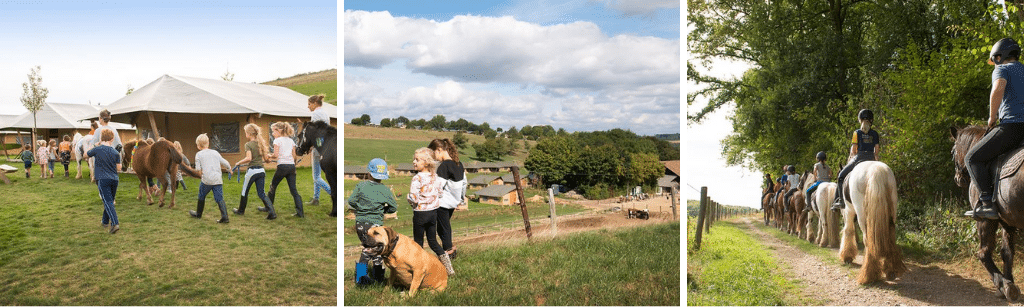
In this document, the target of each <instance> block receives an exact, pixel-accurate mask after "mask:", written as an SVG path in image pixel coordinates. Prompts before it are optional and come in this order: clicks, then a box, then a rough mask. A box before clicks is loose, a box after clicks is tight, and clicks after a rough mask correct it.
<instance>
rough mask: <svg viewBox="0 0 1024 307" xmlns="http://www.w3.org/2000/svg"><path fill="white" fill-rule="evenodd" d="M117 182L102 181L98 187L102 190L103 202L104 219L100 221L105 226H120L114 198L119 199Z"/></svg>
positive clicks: (98, 183) (111, 180)
mask: <svg viewBox="0 0 1024 307" xmlns="http://www.w3.org/2000/svg"><path fill="white" fill-rule="evenodd" d="M117 183H118V181H117V180H113V179H100V180H99V181H98V182H97V183H96V185H97V186H98V187H99V189H100V198H101V199H102V200H103V218H102V219H101V220H100V221H101V222H102V223H103V224H104V225H120V224H121V223H120V222H119V221H118V220H117V210H114V197H117Z"/></svg>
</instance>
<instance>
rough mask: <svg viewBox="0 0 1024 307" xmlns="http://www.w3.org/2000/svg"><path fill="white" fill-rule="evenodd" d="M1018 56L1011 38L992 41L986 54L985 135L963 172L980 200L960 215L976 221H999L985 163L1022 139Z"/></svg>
mask: <svg viewBox="0 0 1024 307" xmlns="http://www.w3.org/2000/svg"><path fill="white" fill-rule="evenodd" d="M1019 57H1020V45H1018V44H1017V42H1016V41H1014V40H1013V39H1011V38H1004V39H1001V40H999V41H998V42H996V44H995V45H993V46H992V51H991V53H989V59H988V64H990V65H995V66H996V67H995V68H994V69H993V70H992V92H991V94H990V95H989V110H988V126H989V132H988V133H986V134H985V136H984V137H982V138H981V140H980V141H978V143H977V144H975V145H974V147H972V148H971V150H969V151H967V157H966V160H967V172H968V173H970V174H971V180H972V181H973V182H974V184H975V185H977V187H978V190H980V192H981V197H979V199H978V204H976V208H975V209H974V210H973V211H967V212H966V213H964V215H967V216H973V217H974V218H977V219H992V220H998V219H999V211H998V210H997V209H996V206H995V204H994V202H993V199H992V193H993V192H994V191H992V190H993V189H994V186H993V182H992V181H993V178H992V176H991V174H992V173H991V170H990V169H989V163H990V162H992V161H993V160H995V159H996V157H999V155H1001V154H1003V153H1005V152H1007V151H1010V150H1012V149H1014V148H1016V147H1017V145H1019V144H1020V143H1021V141H1022V140H1024V92H1021V91H1024V65H1022V64H1021V63H1020V62H1018V61H1017V60H1018V58H1019ZM997 118H998V119H999V125H996V119H997Z"/></svg>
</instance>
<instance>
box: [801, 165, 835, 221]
mask: <svg viewBox="0 0 1024 307" xmlns="http://www.w3.org/2000/svg"><path fill="white" fill-rule="evenodd" d="M814 158H815V159H818V163H814V176H815V177H816V178H817V180H815V181H814V184H813V185H811V187H810V188H807V191H806V193H804V198H806V201H807V202H806V204H808V206H807V207H806V208H804V212H807V211H811V206H810V204H811V194H812V193H814V190H817V189H818V185H819V184H821V183H822V182H827V181H829V180H831V179H832V169H830V168H828V165H827V164H825V159H827V158H828V156H827V155H826V154H825V152H824V151H819V152H818V154H817V155H815V156H814Z"/></svg>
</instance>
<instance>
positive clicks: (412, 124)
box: [351, 114, 568, 141]
mask: <svg viewBox="0 0 1024 307" xmlns="http://www.w3.org/2000/svg"><path fill="white" fill-rule="evenodd" d="M351 123H352V124H353V125H357V126H366V125H372V124H373V121H372V119H371V118H370V115H369V114H363V115H362V116H359V117H356V118H353V119H352V121H351ZM379 126H380V127H385V128H391V127H405V128H411V129H417V130H436V131H464V132H466V133H471V134H476V135H482V136H484V137H487V138H493V137H496V136H498V135H502V136H504V137H506V138H510V139H520V140H533V141H536V140H539V139H541V138H543V137H551V136H555V135H566V134H568V132H566V131H565V129H563V128H558V129H557V130H556V129H555V128H554V127H551V125H543V126H530V125H526V126H523V127H522V128H518V129H517V128H516V126H512V127H510V128H508V130H505V129H503V128H501V127H497V128H491V125H490V124H488V123H487V122H483V123H481V124H476V123H473V122H470V121H468V120H465V119H463V118H459V119H458V120H447V119H446V118H445V116H444V115H440V114H438V115H434V117H432V118H431V119H429V120H427V119H425V118H420V119H412V120H410V119H409V118H407V117H405V116H399V117H396V118H382V119H381V120H380V124H379Z"/></svg>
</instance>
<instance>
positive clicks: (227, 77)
mask: <svg viewBox="0 0 1024 307" xmlns="http://www.w3.org/2000/svg"><path fill="white" fill-rule="evenodd" d="M220 78H221V79H223V80H224V81H234V80H235V74H233V73H231V71H230V70H227V69H225V70H224V74H223V75H221V76H220Z"/></svg>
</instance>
